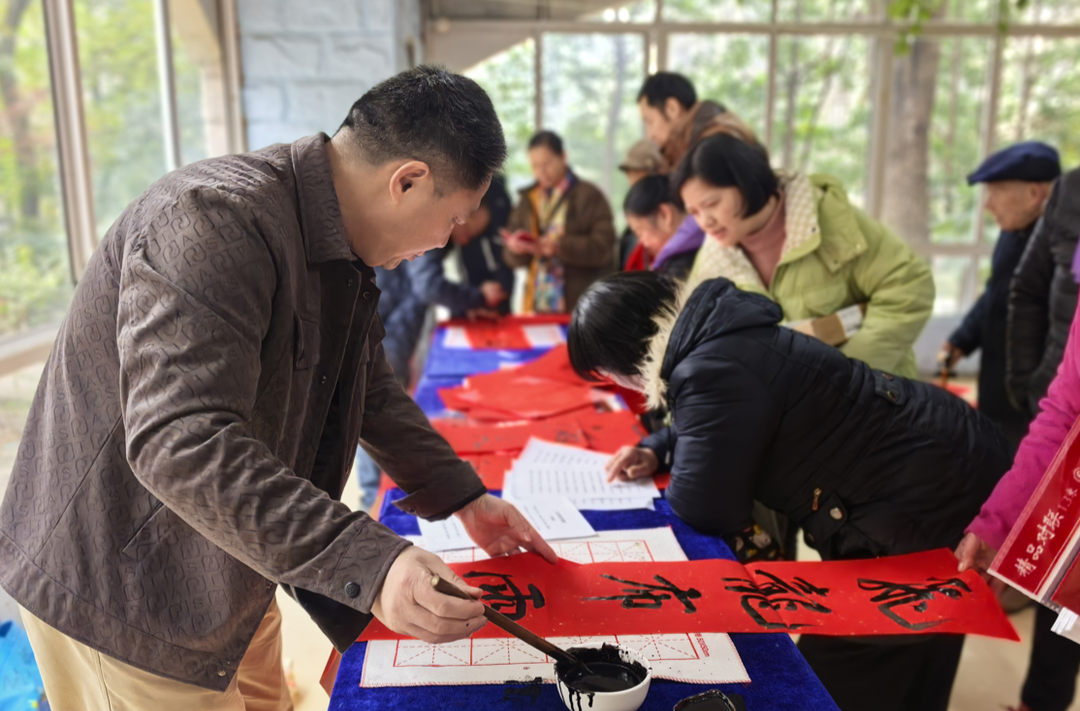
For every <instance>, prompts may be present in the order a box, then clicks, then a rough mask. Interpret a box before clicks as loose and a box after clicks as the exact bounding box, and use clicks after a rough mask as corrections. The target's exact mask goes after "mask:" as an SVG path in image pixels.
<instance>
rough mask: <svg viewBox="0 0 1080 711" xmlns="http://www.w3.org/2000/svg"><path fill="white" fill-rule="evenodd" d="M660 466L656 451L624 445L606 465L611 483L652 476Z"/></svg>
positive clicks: (605, 469)
mask: <svg viewBox="0 0 1080 711" xmlns="http://www.w3.org/2000/svg"><path fill="white" fill-rule="evenodd" d="M659 468H660V460H659V459H657V457H656V452H654V451H652V450H651V449H649V448H647V447H623V448H622V449H620V450H619V451H618V452H616V453H615V456H614V457H612V458H611V459H609V460H608V462H607V464H605V465H604V471H606V472H607V481H608V483H609V484H610V483H612V482H615V481H634V480H635V479H642V478H644V477H647V476H652V475H653V474H655V473H656V470H657V469H659Z"/></svg>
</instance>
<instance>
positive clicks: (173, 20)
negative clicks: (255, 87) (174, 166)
mask: <svg viewBox="0 0 1080 711" xmlns="http://www.w3.org/2000/svg"><path fill="white" fill-rule="evenodd" d="M217 17H218V14H217V1H216V0H203V2H189V1H184V2H178V1H177V0H169V24H170V29H171V30H172V49H173V75H174V77H175V80H176V112H177V119H178V120H179V124H180V156H181V160H182V161H183V162H184V163H191V162H194V161H197V160H202V159H203V158H210V157H211V156H219V155H223V154H225V153H228V152H229V128H228V118H227V116H226V108H225V101H226V99H225V72H224V64H223V59H222V53H221V43H220V40H219V39H218V38H219V36H220V34H219V32H218V28H217Z"/></svg>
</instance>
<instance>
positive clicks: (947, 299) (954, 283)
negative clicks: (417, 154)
mask: <svg viewBox="0 0 1080 711" xmlns="http://www.w3.org/2000/svg"><path fill="white" fill-rule="evenodd" d="M971 269H972V259H971V257H952V256H949V257H946V256H936V257H934V258H933V259H931V260H930V270H931V271H932V272H933V273H934V287H935V289H936V292H937V295H936V296H935V298H934V315H935V316H956V315H959V314H963V313H966V312H967V309H968V307H969V306H970V304H968V303H966V301H965V298H964V290H965V285H966V283H967V280H968V275H969V274H970V272H971Z"/></svg>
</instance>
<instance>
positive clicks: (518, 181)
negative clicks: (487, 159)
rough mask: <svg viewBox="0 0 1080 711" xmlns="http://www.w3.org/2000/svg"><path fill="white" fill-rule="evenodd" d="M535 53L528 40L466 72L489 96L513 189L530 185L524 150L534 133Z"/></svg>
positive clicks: (505, 168) (527, 160)
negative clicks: (502, 136)
mask: <svg viewBox="0 0 1080 711" xmlns="http://www.w3.org/2000/svg"><path fill="white" fill-rule="evenodd" d="M535 67H536V50H535V43H534V42H533V41H532V40H531V39H530V40H526V41H524V42H522V43H520V44H516V45H514V46H513V47H511V48H510V49H508V50H506V51H504V52H500V53H498V54H496V55H495V56H493V57H489V58H488V59H485V60H484V61H483V62H481V63H480V64H477V65H476V66H475V67H472V68H471V69H469V70H467V71H466V72H465V76H468V77H471V78H472V79H474V80H475V81H476V82H477V83H478V84H479V85H480V86H482V87H483V88H484V91H486V92H487V93H488V96H490V97H491V102H492V103H493V104H495V110H496V111H497V112H498V114H499V121H500V122H501V123H502V127H503V133H504V134H505V136H506V165H505V167H504V170H505V172H506V176H507V180H508V182H509V187H510V188H512V189H514V190H516V189H519V188H522V187H524V186H526V185H528V184H529V183H531V182H532V174H531V173H530V172H529V159H528V156H527V155H526V151H525V147H526V146H527V145H528V143H529V138H530V137H532V134H533V133H535V121H534V119H535V117H536V113H535V101H536V81H535V77H536V69H535Z"/></svg>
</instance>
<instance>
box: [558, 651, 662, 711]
mask: <svg viewBox="0 0 1080 711" xmlns="http://www.w3.org/2000/svg"><path fill="white" fill-rule="evenodd" d="M568 651H569V652H570V653H571V654H573V655H575V656H576V657H577V658H578V659H580V660H581V661H582V662H583V663H584V664H586V665H588V667H589V668H588V669H585V668H584V667H583V666H582V665H579V664H574V663H572V662H563V661H559V662H556V663H555V676H556V677H557V678H558V682H559V683H558V689H559V698H561V699H562V700H563V703H565V704H566V706H567V708H569V709H571V711H585V709H592V711H636V709H638V708H639V707H640V706H641V704H642V703H643V702H644V701H645V695H646V694H648V692H649V682H650V681H651V677H650V676H649V670H648V669H647V668H646V667H645V665H644V664H643V663H642V660H641V658H640V657H638V656H637V655H635V654H634V653H633V652H631V651H629V650H625V649H621V648H619V647H617V646H614V645H611V644H605V645H603V646H602V647H599V648H598V647H575V648H573V649H570V650H568Z"/></svg>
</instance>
